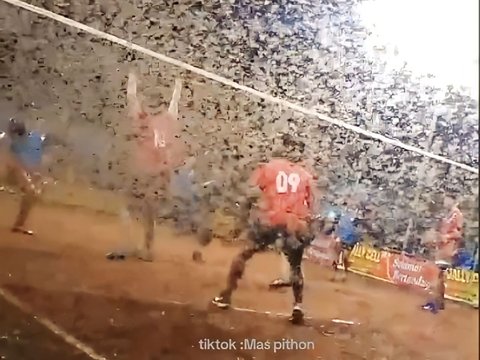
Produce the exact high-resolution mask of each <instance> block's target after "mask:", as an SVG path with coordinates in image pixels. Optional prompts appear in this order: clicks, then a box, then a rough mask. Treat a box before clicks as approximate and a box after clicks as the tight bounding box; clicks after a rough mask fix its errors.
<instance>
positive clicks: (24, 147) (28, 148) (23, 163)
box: [7, 119, 46, 235]
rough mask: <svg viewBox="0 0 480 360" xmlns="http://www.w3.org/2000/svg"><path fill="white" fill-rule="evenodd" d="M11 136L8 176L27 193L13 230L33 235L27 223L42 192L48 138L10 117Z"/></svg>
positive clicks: (10, 180)
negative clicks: (41, 185) (41, 174)
mask: <svg viewBox="0 0 480 360" xmlns="http://www.w3.org/2000/svg"><path fill="white" fill-rule="evenodd" d="M7 134H8V136H9V138H10V149H9V154H10V157H9V160H10V161H9V162H8V166H7V177H8V180H9V182H10V184H11V185H14V186H17V187H19V188H20V190H21V191H22V193H23V196H22V200H21V202H20V211H19V213H18V215H17V217H16V219H15V223H14V225H13V227H12V231H13V232H18V233H22V234H26V235H33V232H32V231H31V230H27V229H25V227H24V225H25V222H26V220H27V218H28V215H29V214H30V211H31V209H32V207H33V205H34V203H35V201H36V199H37V198H38V195H40V186H39V185H40V182H41V176H40V174H39V170H40V167H41V164H42V156H43V148H44V145H45V141H44V140H45V139H46V137H45V136H43V135H41V134H39V133H37V132H28V131H27V129H26V126H25V124H24V123H23V122H21V121H16V120H14V119H10V122H9V124H8V133H7Z"/></svg>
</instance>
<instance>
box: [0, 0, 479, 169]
mask: <svg viewBox="0 0 480 360" xmlns="http://www.w3.org/2000/svg"><path fill="white" fill-rule="evenodd" d="M1 1H3V2H6V3H8V4H10V5H14V6H17V7H20V8H22V9H25V10H28V11H31V12H33V13H36V14H39V15H43V16H45V17H48V18H50V19H53V20H55V21H58V22H60V23H63V24H65V25H68V26H71V27H74V28H76V29H78V30H81V31H84V32H86V33H88V34H91V35H94V36H97V37H99V38H102V39H105V40H108V41H110V42H112V43H114V44H118V45H120V46H123V47H125V48H127V49H130V50H135V51H138V52H140V53H143V54H145V55H148V56H151V57H153V58H156V59H158V60H160V61H163V62H166V63H168V64H170V65H174V66H177V67H180V68H183V69H185V70H188V71H191V72H192V73H195V74H197V75H200V76H203V77H206V78H208V79H210V80H213V81H217V82H219V83H222V84H224V85H227V86H230V87H232V88H234V89H237V90H240V91H243V92H246V93H249V94H251V95H254V96H256V97H259V98H261V99H264V100H266V101H268V102H271V103H274V104H279V105H283V106H285V107H287V108H290V109H292V110H295V111H298V112H300V113H303V114H305V115H310V116H314V117H317V118H319V119H320V120H323V121H326V122H328V123H330V124H333V125H336V126H339V127H343V128H345V129H348V130H350V131H353V132H355V133H357V134H361V135H363V136H366V137H369V138H372V139H375V140H378V141H381V142H384V143H387V144H390V145H393V146H398V147H400V148H403V149H405V150H408V151H412V152H415V153H417V154H420V155H422V156H426V157H429V158H431V159H434V160H437V161H440V162H443V163H447V164H450V165H453V166H456V167H459V168H461V169H464V170H467V171H469V172H471V173H474V174H477V176H478V169H477V168H474V167H472V166H468V165H465V164H462V163H459V162H456V161H453V160H450V159H447V158H445V157H443V156H440V155H436V154H433V153H430V152H428V151H425V150H422V149H420V148H417V147H415V146H411V145H408V144H404V143H402V142H401V141H399V140H395V139H391V138H388V137H386V136H383V135H380V134H377V133H374V132H371V131H368V130H365V129H362V128H360V127H358V126H354V125H350V124H348V123H346V122H344V121H341V120H337V119H332V118H330V117H328V116H326V115H323V114H320V113H318V112H316V111H315V110H310V109H307V108H304V107H302V106H300V105H297V104H294V103H292V102H290V101H286V100H283V99H279V98H277V97H274V96H271V95H268V94H265V93H262V92H260V91H257V90H255V89H253V88H250V87H248V86H244V85H240V84H238V83H236V82H234V81H232V80H229V79H227V78H224V77H222V76H219V75H216V74H213V73H210V72H208V71H206V70H203V69H200V68H197V67H195V66H192V65H190V64H187V63H184V62H182V61H179V60H176V59H173V58H171V57H168V56H166V55H163V54H160V53H157V52H154V51H152V50H149V49H146V48H144V47H142V46H139V45H136V44H133V43H131V42H129V41H127V40H124V39H121V38H119V37H116V36H114V35H111V34H108V33H105V32H103V31H100V30H97V29H94V28H92V27H90V26H87V25H85V24H82V23H79V22H77V21H75V20H72V19H69V18H66V17H64V16H61V15H58V14H55V13H53V12H51V11H48V10H45V9H42V8H39V7H37V6H33V5H30V4H27V3H25V2H23V1H20V0H1Z"/></svg>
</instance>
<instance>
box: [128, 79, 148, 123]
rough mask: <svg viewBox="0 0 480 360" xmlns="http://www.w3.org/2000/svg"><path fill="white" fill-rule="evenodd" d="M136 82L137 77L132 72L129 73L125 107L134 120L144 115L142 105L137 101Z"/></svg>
mask: <svg viewBox="0 0 480 360" xmlns="http://www.w3.org/2000/svg"><path fill="white" fill-rule="evenodd" d="M137 81H138V80H137V76H136V75H135V74H134V73H133V72H130V74H129V75H128V82H127V105H128V112H129V115H130V116H132V117H134V118H136V117H137V116H139V117H143V116H145V115H146V112H145V109H144V108H143V104H142V103H141V101H140V100H139V99H138V95H137Z"/></svg>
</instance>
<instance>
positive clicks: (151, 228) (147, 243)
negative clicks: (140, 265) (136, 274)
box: [137, 200, 155, 261]
mask: <svg viewBox="0 0 480 360" xmlns="http://www.w3.org/2000/svg"><path fill="white" fill-rule="evenodd" d="M142 223H143V224H142V225H143V229H144V241H143V244H141V247H140V249H139V250H138V253H137V258H138V259H140V260H143V261H153V252H152V246H153V239H154V237H155V212H154V207H153V204H152V203H151V202H150V201H149V200H145V202H144V205H143V210H142Z"/></svg>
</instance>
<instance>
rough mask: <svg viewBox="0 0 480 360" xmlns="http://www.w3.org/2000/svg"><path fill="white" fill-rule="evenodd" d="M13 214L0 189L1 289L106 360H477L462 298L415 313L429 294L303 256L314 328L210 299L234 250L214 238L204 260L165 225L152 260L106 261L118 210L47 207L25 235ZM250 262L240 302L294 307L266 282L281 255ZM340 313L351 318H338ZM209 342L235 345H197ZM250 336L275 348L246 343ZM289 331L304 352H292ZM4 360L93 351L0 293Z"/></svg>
mask: <svg viewBox="0 0 480 360" xmlns="http://www.w3.org/2000/svg"><path fill="white" fill-rule="evenodd" d="M16 210H17V202H16V199H15V198H14V197H12V196H8V195H6V194H5V193H0V259H1V261H0V286H1V287H2V288H4V289H6V290H8V291H10V292H11V293H13V294H14V295H15V296H17V297H18V298H19V299H20V300H21V301H23V302H24V303H27V304H28V305H29V306H30V307H31V308H32V309H33V310H34V313H35V314H38V315H41V316H44V317H46V318H48V319H50V320H52V321H53V322H54V323H55V324H57V325H58V326H60V327H61V328H62V329H64V330H65V331H67V332H68V333H69V334H71V335H73V336H74V337H76V338H77V339H79V340H80V341H81V342H83V343H85V344H87V345H88V346H90V347H91V348H93V349H94V350H95V351H96V352H97V353H99V354H101V355H103V356H104V357H105V358H107V359H109V360H110V359H132V360H147V359H148V360H153V359H161V360H164V359H219V360H220V359H221V360H228V359H332V360H335V359H369V360H373V359H379V360H380V359H395V360H397V359H398V360H401V359H412V360H413V359H415V360H417V359H418V360H420V359H422V360H423V359H440V360H441V359H445V360H447V359H448V360H453V359H462V360H470V359H472V360H473V359H477V358H478V340H477V339H478V335H479V334H478V313H477V311H475V310H473V309H470V308H468V307H466V306H462V305H458V304H454V303H451V302H449V303H448V304H447V305H448V308H447V309H446V311H445V312H443V313H441V314H438V315H432V314H430V313H426V312H422V311H421V310H419V306H420V304H421V303H422V301H423V300H424V299H423V298H422V296H419V295H417V294H413V293H407V292H405V291H400V290H397V289H395V288H394V287H392V286H390V285H386V284H381V283H378V282H375V281H372V280H367V279H363V278H360V277H358V276H356V275H351V276H350V277H349V278H348V280H347V282H346V283H332V282H330V281H329V280H328V279H329V277H330V274H329V272H328V271H327V270H325V269H322V268H319V267H318V266H315V265H313V264H307V266H306V271H305V272H306V276H307V283H306V291H305V304H304V305H305V310H306V312H307V315H308V316H311V317H312V318H313V319H312V320H309V321H308V323H307V324H306V325H307V326H303V327H297V326H292V325H291V324H289V323H288V321H287V320H286V318H282V317H275V316H267V315H264V314H258V313H248V312H240V311H234V310H228V311H221V310H218V309H213V308H212V307H211V306H210V305H209V302H210V300H211V298H212V297H213V296H214V295H216V294H217V292H218V291H219V290H220V289H221V287H222V286H223V284H224V281H225V276H226V273H227V270H228V265H229V262H230V260H231V258H232V257H233V255H234V254H235V253H236V251H238V249H237V247H235V246H225V245H222V244H220V243H219V242H214V243H213V244H212V245H211V246H210V247H208V248H206V249H205V251H204V257H205V260H206V263H204V264H197V263H194V262H192V261H191V253H192V250H193V249H195V243H194V242H193V241H192V239H191V238H189V237H187V236H180V235H175V234H174V233H173V232H172V231H170V230H169V228H167V227H159V229H158V231H157V242H156V244H155V246H156V248H155V255H156V259H155V262H153V263H142V262H138V261H133V260H129V261H125V262H109V261H107V260H105V258H104V253H105V252H107V251H109V250H112V249H113V248H115V247H116V246H118V244H119V239H120V236H121V234H122V228H121V226H120V225H119V224H120V223H119V221H118V219H117V218H115V217H112V216H108V215H104V214H99V213H93V212H89V211H87V210H79V209H72V208H67V207H55V206H46V205H41V206H39V207H38V208H36V209H35V210H34V213H33V214H32V218H31V226H32V228H33V229H35V230H36V235H35V236H34V237H25V236H22V235H17V234H12V233H10V231H9V225H10V224H11V222H12V220H13V217H14V214H15V212H16ZM136 231H137V232H138V235H140V229H136ZM249 265H250V266H249V267H248V268H247V271H246V275H245V277H244V279H243V280H242V281H241V283H240V288H239V290H238V292H237V293H236V294H235V296H234V298H233V301H234V305H235V306H238V307H244V308H251V309H255V310H258V311H271V312H273V313H277V312H278V313H288V312H289V311H290V309H291V302H292V295H291V292H290V291H289V290H284V291H282V292H271V291H268V289H267V286H266V285H267V284H268V282H269V281H270V280H271V279H272V278H274V277H276V275H278V271H280V259H279V258H278V257H277V256H276V255H275V254H261V255H259V256H257V257H255V258H254V259H253V260H252V261H251V263H250V264H249ZM171 301H178V302H182V303H184V305H180V304H173V303H171ZM335 318H338V319H343V320H351V321H353V322H355V323H356V325H342V324H335V323H333V322H332V321H331V320H332V319H335ZM202 339H209V340H224V341H230V342H231V343H230V344H234V345H230V349H229V350H224V351H222V350H202V349H201V347H200V340H202ZM253 339H254V340H256V341H258V342H264V343H267V344H269V345H270V349H263V350H260V349H258V347H259V345H257V350H255V349H253V350H252V349H247V348H246V347H247V343H246V340H248V341H250V342H251V341H252V340H253ZM282 339H285V340H286V341H287V342H290V343H289V344H296V345H297V346H300V345H302V344H303V345H304V346H306V347H308V349H305V350H292V349H290V350H289V349H287V348H286V346H287V345H282V344H287V343H286V342H282V341H283V340H282ZM233 346H235V348H236V349H233ZM273 346H277V347H282V346H283V348H284V349H283V350H281V349H279V350H277V351H274V350H273ZM291 346H295V345H291ZM0 358H1V359H10V360H11V359H14V360H28V359H36V360H42V359H51V360H54V359H60V360H71V359H88V356H87V355H85V354H82V353H80V352H79V350H77V349H75V348H74V347H73V346H70V345H68V344H66V343H64V342H63V340H61V339H60V338H59V337H56V336H55V335H54V334H52V333H51V332H49V331H47V330H44V328H43V327H42V326H41V325H39V324H38V323H37V322H36V321H35V320H34V319H33V318H32V317H31V316H29V315H26V314H23V313H21V312H20V311H18V310H17V309H16V308H12V307H11V306H9V305H8V304H6V303H4V302H3V300H2V302H0Z"/></svg>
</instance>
